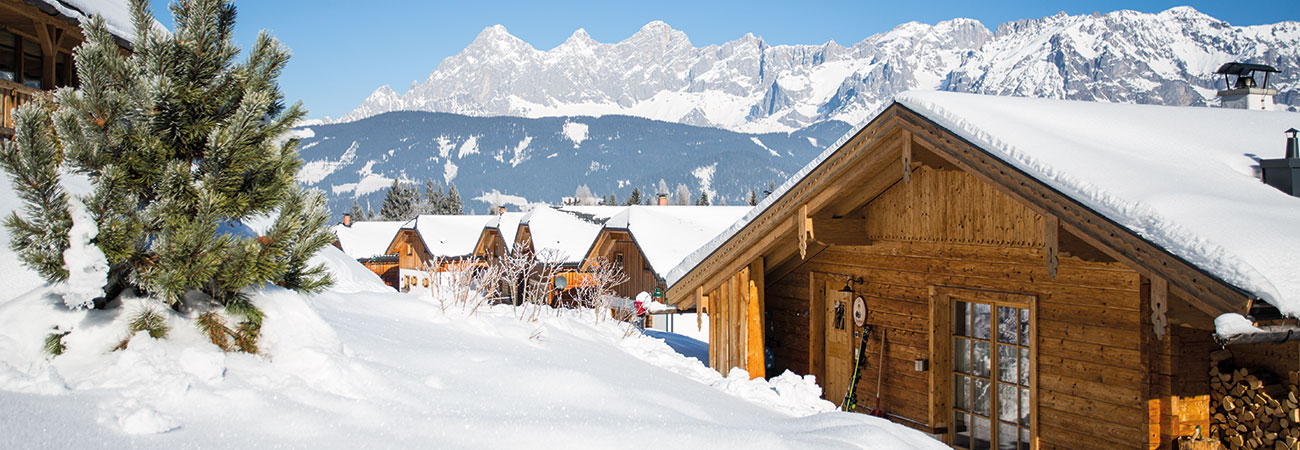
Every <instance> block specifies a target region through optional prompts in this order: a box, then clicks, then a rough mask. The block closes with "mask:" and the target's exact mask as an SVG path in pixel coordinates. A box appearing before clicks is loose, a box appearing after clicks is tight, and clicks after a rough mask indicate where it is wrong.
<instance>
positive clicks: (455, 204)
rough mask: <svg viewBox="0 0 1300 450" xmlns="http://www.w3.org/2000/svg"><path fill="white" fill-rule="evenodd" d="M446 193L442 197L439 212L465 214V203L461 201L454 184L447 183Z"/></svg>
mask: <svg viewBox="0 0 1300 450" xmlns="http://www.w3.org/2000/svg"><path fill="white" fill-rule="evenodd" d="M449 186H450V187H448V188H447V195H446V197H444V198H443V208H442V212H440V213H439V214H448V215H458V214H465V205H464V204H463V203H461V200H460V192H459V191H457V190H456V185H454V184H452V185H449Z"/></svg>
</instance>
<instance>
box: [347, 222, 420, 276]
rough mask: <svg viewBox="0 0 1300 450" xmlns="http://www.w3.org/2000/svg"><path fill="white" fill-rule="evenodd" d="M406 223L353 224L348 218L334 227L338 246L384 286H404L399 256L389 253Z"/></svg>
mask: <svg viewBox="0 0 1300 450" xmlns="http://www.w3.org/2000/svg"><path fill="white" fill-rule="evenodd" d="M404 224H406V222H384V221H368V222H352V221H351V217H345V218H344V223H343V224H338V225H335V226H334V230H333V231H334V246H335V247H338V248H339V250H342V251H343V253H345V254H347V255H348V256H351V257H353V258H356V260H357V262H360V263H361V265H363V266H366V268H367V269H370V271H372V272H374V273H375V275H378V276H379V278H380V279H382V280H384V284H387V285H389V286H392V287H393V288H397V287H399V286H400V281H401V279H400V274H399V271H400V268H399V256H398V255H397V254H395V253H394V254H390V253H389V251H388V249H389V248H390V247H391V246H392V243H393V239H394V237H395V236H396V235H397V232H398V230H400V229H401V228H402V226H403V225H404Z"/></svg>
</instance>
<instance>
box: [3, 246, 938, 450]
mask: <svg viewBox="0 0 1300 450" xmlns="http://www.w3.org/2000/svg"><path fill="white" fill-rule="evenodd" d="M315 261H317V262H323V263H325V264H326V265H327V266H329V267H330V270H331V272H333V275H334V277H335V279H336V280H343V281H342V282H340V283H339V284H337V285H336V287H335V288H333V289H332V290H330V291H328V292H326V293H323V294H320V295H317V296H314V297H310V298H308V297H304V296H301V295H298V294H296V293H293V292H291V291H287V290H284V289H281V288H277V287H268V288H265V289H263V290H261V291H258V292H256V293H254V296H253V301H254V302H256V304H257V305H258V306H259V307H261V308H262V309H263V310H264V311H265V313H266V321H265V325H264V327H263V336H262V340H261V345H262V350H263V354H261V355H248V354H242V353H223V352H221V351H220V350H218V349H217V348H216V347H215V346H213V345H211V344H210V343H208V342H207V341H206V339H205V338H204V337H203V336H202V334H201V333H200V332H199V331H198V329H197V328H196V327H195V326H194V325H193V322H192V321H191V320H189V319H186V318H184V317H181V316H179V315H178V314H176V313H174V312H171V311H170V310H167V309H159V310H158V311H159V312H160V313H162V314H163V315H164V316H166V317H167V321H168V324H169V325H170V327H171V332H170V334H169V335H168V337H167V338H165V339H153V338H151V337H149V336H148V335H147V334H145V333H143V332H141V333H137V334H135V335H133V336H129V337H130V341H129V344H128V345H126V347H125V348H124V349H121V350H116V351H114V350H112V348H113V347H115V346H117V345H118V344H119V343H120V342H122V341H123V340H124V339H126V338H127V337H128V336H127V335H126V321H127V320H129V318H130V316H131V315H132V314H133V313H134V312H135V311H138V310H139V309H141V308H148V307H151V306H150V305H151V301H149V300H144V299H127V300H126V301H125V304H124V305H122V306H121V307H119V308H113V309H106V310H77V311H73V310H69V309H68V308H67V307H66V306H64V305H63V304H62V302H61V301H60V300H59V299H58V298H57V297H55V296H52V295H50V293H49V291H48V290H47V289H38V290H36V291H33V292H30V293H28V294H26V295H22V296H20V297H18V298H15V299H13V300H11V301H8V302H3V303H0V405H3V407H0V423H4V424H5V432H4V433H0V447H3V448H72V447H82V446H87V445H89V446H102V447H112V448H126V447H130V448H143V449H151V448H159V449H161V448H175V447H199V448H211V449H223V448H247V447H249V446H250V445H251V446H257V447H268V448H269V447H285V448H325V449H332V448H339V449H342V448H360V447H366V448H407V447H437V448H520V447H526V448H533V447H552V448H718V447H719V446H722V447H730V446H736V445H742V443H743V445H745V446H747V447H753V446H758V447H764V448H791V447H795V448H799V447H802V448H807V447H818V448H868V447H869V448H877V449H879V448H885V449H895V448H909V449H910V448H922V449H942V448H946V447H944V446H943V445H942V444H941V443H939V442H937V441H934V440H931V439H929V438H927V437H925V436H924V435H923V434H921V433H918V432H915V431H912V430H910V429H908V428H906V427H903V426H901V425H897V424H892V423H889V422H886V421H884V420H881V419H878V418H874V417H868V416H865V415H860V414H846V413H839V412H823V411H827V410H829V409H830V405H829V403H827V402H824V401H821V400H819V399H817V395H818V388H817V387H816V385H815V384H814V383H813V380H812V379H811V378H808V377H797V376H794V375H783V376H780V377H777V378H774V379H773V380H771V381H763V380H747V379H746V378H747V377H746V376H744V375H743V374H741V371H738V370H737V371H733V375H732V376H731V377H730V378H725V379H724V378H722V377H720V376H718V374H717V372H715V371H713V370H710V369H708V368H706V367H704V366H703V365H702V364H701V363H700V362H699V361H698V360H696V359H693V358H686V357H683V356H681V355H679V354H677V353H675V352H673V351H672V350H671V348H669V347H668V346H667V345H666V344H665V343H664V341H663V340H661V339H656V338H653V337H649V336H644V335H639V334H633V335H632V336H630V337H625V334H626V333H627V331H628V330H627V329H626V328H625V327H626V325H624V324H621V323H619V322H615V321H612V320H609V319H604V320H601V321H599V323H598V322H597V321H596V319H595V317H593V315H592V314H590V313H588V312H581V313H579V312H573V311H559V312H557V311H554V310H545V311H543V312H542V313H541V314H540V316H539V318H538V319H537V320H536V321H526V320H520V319H519V318H518V316H519V313H518V312H517V311H516V310H514V309H513V308H512V307H510V306H505V305H500V306H496V307H492V308H490V309H484V310H480V312H479V313H478V314H476V315H470V314H468V312H467V311H465V310H463V309H461V308H460V307H452V308H451V309H449V310H447V311H446V312H443V311H442V310H441V309H440V308H439V307H438V306H437V304H436V302H434V301H432V300H431V299H428V298H427V297H422V296H414V295H407V294H401V293H397V292H393V291H391V290H387V288H386V287H382V285H377V284H376V283H377V281H376V280H373V279H372V278H373V275H369V271H368V270H366V269H365V268H364V267H361V266H360V265H358V264H357V263H356V262H355V261H352V260H351V259H350V258H348V257H347V256H346V255H343V254H342V253H341V252H339V251H337V250H335V249H328V248H327V249H326V251H324V252H322V254H321V255H318V256H317V257H316V259H315ZM55 330H59V331H60V332H64V331H71V333H70V334H68V335H67V336H66V337H65V338H64V340H63V342H64V343H65V344H66V346H67V350H66V352H65V353H64V354H63V355H62V356H58V357H54V358H49V357H47V356H46V355H45V354H44V353H43V352H42V350H41V342H42V341H43V339H44V337H45V336H46V335H47V334H49V333H50V332H53V331H55ZM52 424H58V425H57V427H58V430H59V431H58V432H51V431H50V430H51V426H52Z"/></svg>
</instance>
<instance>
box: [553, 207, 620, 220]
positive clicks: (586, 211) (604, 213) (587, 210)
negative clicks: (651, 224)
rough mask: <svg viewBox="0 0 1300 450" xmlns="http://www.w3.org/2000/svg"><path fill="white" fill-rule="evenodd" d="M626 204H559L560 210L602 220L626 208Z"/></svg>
mask: <svg viewBox="0 0 1300 450" xmlns="http://www.w3.org/2000/svg"><path fill="white" fill-rule="evenodd" d="M627 208H628V207H627V206H560V207H559V209H560V210H561V211H568V212H571V213H576V214H578V215H580V216H583V217H584V218H586V219H589V220H596V221H601V222H604V221H606V220H609V219H610V218H612V217H614V216H617V215H619V214H620V213H622V212H623V211H626V210H627Z"/></svg>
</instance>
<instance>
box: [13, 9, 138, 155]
mask: <svg viewBox="0 0 1300 450" xmlns="http://www.w3.org/2000/svg"><path fill="white" fill-rule="evenodd" d="M82 3H85V4H86V5H93V6H91V7H89V8H87V9H89V10H82V9H81V8H79V7H77V6H75V5H73V4H72V3H68V2H64V1H60V0H0V136H5V137H8V136H13V133H14V119H13V112H12V110H13V108H15V107H18V106H19V105H22V104H23V103H26V102H28V101H30V100H31V99H32V98H33V96H35V95H37V94H39V93H40V92H41V91H46V90H52V89H55V88H59V87H63V86H77V84H78V83H77V72H76V70H74V64H73V60H72V51H73V49H75V48H76V47H77V46H78V45H81V43H82V42H83V41H85V36H84V35H82V33H81V28H80V24H81V22H82V21H83V20H86V18H87V17H88V16H89V15H92V14H104V15H105V16H108V17H110V18H113V19H119V20H118V21H113V20H110V21H109V22H108V25H109V29H110V31H111V32H113V34H114V36H115V37H116V38H117V40H118V45H120V46H121V47H122V49H123V51H129V50H130V48H131V43H130V40H131V39H133V38H134V30H133V29H131V28H130V26H131V24H130V16H129V15H126V14H125V12H127V11H129V10H130V9H129V7H128V2H126V1H124V0H99V1H97V2H89V3H86V2H82ZM123 17H125V23H121V21H120V20H121V19H122V18H123Z"/></svg>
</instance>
